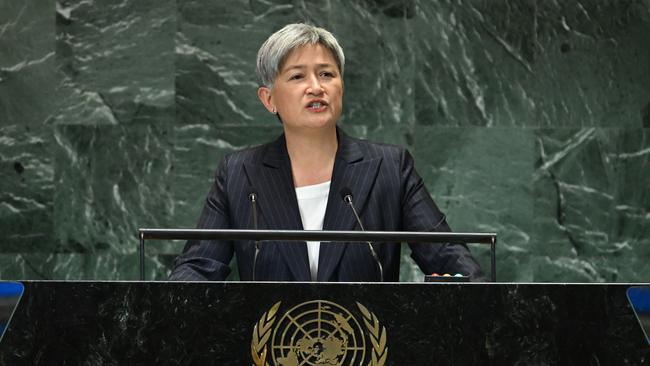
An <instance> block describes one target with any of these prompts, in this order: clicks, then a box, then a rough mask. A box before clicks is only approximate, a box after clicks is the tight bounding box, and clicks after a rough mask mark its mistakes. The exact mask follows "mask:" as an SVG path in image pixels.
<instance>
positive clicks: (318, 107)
mask: <svg viewBox="0 0 650 366" xmlns="http://www.w3.org/2000/svg"><path fill="white" fill-rule="evenodd" d="M325 108H327V104H326V103H323V102H311V103H309V104H308V105H307V109H308V110H309V111H310V112H316V113H318V112H322V111H324V110H325Z"/></svg>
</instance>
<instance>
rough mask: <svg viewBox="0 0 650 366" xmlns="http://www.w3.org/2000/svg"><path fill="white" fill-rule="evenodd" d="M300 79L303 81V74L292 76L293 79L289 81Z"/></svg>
mask: <svg viewBox="0 0 650 366" xmlns="http://www.w3.org/2000/svg"><path fill="white" fill-rule="evenodd" d="M299 79H302V75H301V74H295V75H291V77H290V78H289V80H299Z"/></svg>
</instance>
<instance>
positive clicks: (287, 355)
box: [251, 300, 388, 366]
mask: <svg viewBox="0 0 650 366" xmlns="http://www.w3.org/2000/svg"><path fill="white" fill-rule="evenodd" d="M280 305H281V302H277V303H276V304H275V305H273V306H272V307H271V308H270V309H269V310H268V311H267V312H265V313H264V314H262V317H261V318H260V320H259V321H258V322H257V324H255V327H254V328H253V338H252V341H251V356H252V357H253V365H255V366H269V362H270V364H271V365H274V366H298V365H305V366H307V365H309V366H312V365H329V366H337V365H346V366H347V365H368V366H382V365H384V364H385V363H386V357H387V356H388V346H387V344H386V328H385V327H383V326H381V324H379V320H378V319H377V317H376V316H375V314H374V313H372V312H370V311H369V310H368V309H367V308H366V307H365V306H363V305H361V304H360V303H357V308H358V310H359V312H360V314H361V317H360V318H361V320H362V323H359V321H358V320H357V318H355V316H354V315H353V314H352V313H350V311H348V310H347V309H346V308H344V307H343V306H341V305H339V304H336V303H334V302H331V301H325V300H314V301H307V302H304V303H302V304H298V305H296V306H294V307H293V308H291V309H289V310H288V311H286V312H285V313H284V315H282V316H279V314H278V310H279V309H280ZM278 317H279V320H277V318H278ZM274 325H275V326H274Z"/></svg>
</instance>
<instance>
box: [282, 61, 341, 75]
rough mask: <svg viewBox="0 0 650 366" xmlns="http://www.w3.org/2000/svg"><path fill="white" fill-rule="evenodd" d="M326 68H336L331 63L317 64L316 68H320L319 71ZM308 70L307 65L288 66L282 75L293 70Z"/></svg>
mask: <svg viewBox="0 0 650 366" xmlns="http://www.w3.org/2000/svg"><path fill="white" fill-rule="evenodd" d="M326 67H334V65H333V64H330V63H322V64H316V68H319V69H322V68H326ZM306 68H307V65H303V64H297V65H289V66H286V67H284V68H283V69H282V73H286V72H288V71H291V70H304V69H306Z"/></svg>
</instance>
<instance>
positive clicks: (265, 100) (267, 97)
mask: <svg viewBox="0 0 650 366" xmlns="http://www.w3.org/2000/svg"><path fill="white" fill-rule="evenodd" d="M257 97H258V98H260V102H262V104H264V108H266V110H268V111H269V112H271V113H273V114H276V113H278V111H277V110H276V109H275V106H274V105H273V103H272V101H273V96H272V95H271V89H269V88H267V87H265V86H260V87H259V88H258V89H257Z"/></svg>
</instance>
